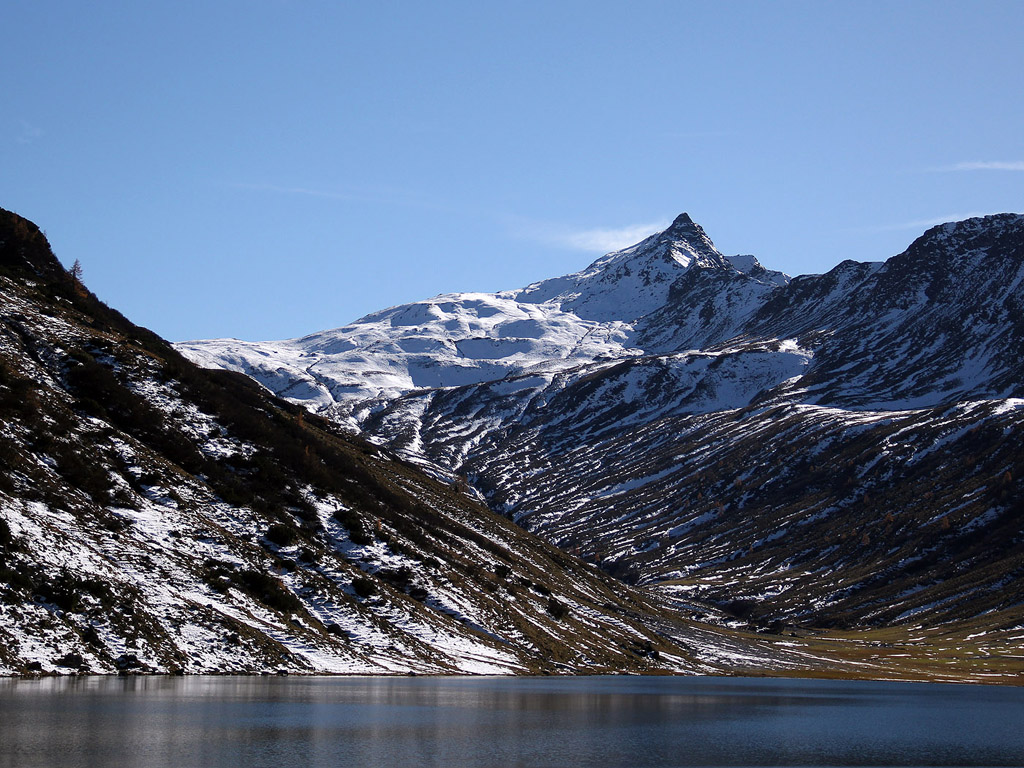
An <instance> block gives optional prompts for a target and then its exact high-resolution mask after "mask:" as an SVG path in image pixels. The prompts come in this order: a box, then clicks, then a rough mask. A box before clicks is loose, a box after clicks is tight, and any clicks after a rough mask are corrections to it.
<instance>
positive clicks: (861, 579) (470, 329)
mask: <svg viewBox="0 0 1024 768" xmlns="http://www.w3.org/2000/svg"><path fill="white" fill-rule="evenodd" d="M513 301H514V303H511V302H513ZM528 301H531V302H534V303H532V304H531V303H527V302H528ZM501 302H510V303H508V304H502V303H501ZM412 307H420V308H425V310H424V311H426V312H428V314H424V315H420V316H417V319H415V320H411V321H410V324H409V325H406V326H402V330H401V331H400V332H399V331H396V330H395V328H396V326H395V324H394V322H393V321H394V318H396V317H410V318H411V317H412V316H411V315H410V314H408V313H409V312H411V308H412ZM434 307H436V308H437V312H440V313H441V314H440V315H435V314H434V310H433V309H431V308H434ZM469 307H486V312H484V313H481V314H485V315H486V328H484V327H482V326H471V325H465V324H463V323H461V322H454V321H453V318H457V317H458V316H460V314H461V313H465V312H467V311H469V310H468V308H469ZM524 307H526V308H529V311H531V312H539V313H541V314H539V315H535V316H533V317H532V318H531V320H530V323H531V325H529V328H530V329H531V331H530V336H531V338H533V339H535V340H536V339H544V338H548V337H550V336H551V335H552V334H555V329H560V328H569V327H572V328H575V329H576V331H575V333H576V335H575V336H571V338H568V339H567V340H565V341H564V343H562V344H561V346H558V347H557V348H554V347H545V346H543V345H533V346H531V345H523V346H519V347H516V348H517V349H518V350H519V351H520V353H521V354H520V355H519V357H514V356H512V355H504V354H503V352H504V351H505V350H506V349H508V348H511V347H506V346H503V345H508V344H509V343H510V341H509V340H510V339H512V338H519V337H515V336H514V333H513V331H512V329H517V328H523V327H526V326H524V325H523V324H522V323H523V322H524V321H523V320H522V319H520V318H519V317H518V316H516V315H515V314H514V313H516V312H520V311H526V310H524V309H523V308H524ZM1022 310H1024V216H1019V215H1013V214H1005V215H1000V216H991V217H985V218H979V219H971V220H968V221H965V222H959V223H951V224H946V225H942V226H939V227H935V228H932V229H930V230H929V231H928V232H926V233H925V234H924V235H923V236H922V237H920V238H918V239H917V240H916V241H914V243H913V244H912V245H911V246H910V247H909V248H908V249H907V251H905V252H904V253H902V254H900V255H898V256H896V257H893V258H892V259H890V260H889V261H887V262H884V263H871V262H867V263H855V262H844V263H843V264H840V265H839V266H837V267H836V268H835V269H833V270H831V271H830V272H828V273H827V274H824V275H808V276H802V277H798V278H795V279H793V280H788V279H787V278H785V277H784V276H781V275H779V273H773V272H769V271H768V270H765V269H764V268H763V267H761V266H760V265H759V264H758V263H757V261H756V259H754V258H753V257H725V256H722V255H721V254H720V253H719V252H718V251H717V250H716V249H714V246H713V245H712V244H711V241H710V240H709V239H708V238H707V236H706V234H705V233H704V232H703V230H701V229H700V227H698V226H697V225H696V224H694V223H693V222H692V220H690V219H689V217H688V216H686V215H685V214H684V215H682V216H680V217H679V218H678V219H676V221H675V222H674V223H673V225H672V227H670V228H669V229H668V230H666V232H664V233H660V234H659V235H655V236H652V237H651V238H648V239H647V240H645V241H644V242H643V243H640V244H638V245H636V246H634V247H632V248H629V249H626V250H624V251H620V252H617V253H614V254H609V255H608V256H606V257H604V258H603V259H600V260H598V261H597V262H595V263H594V264H593V265H591V267H589V268H588V269H587V270H584V271H583V272H581V273H578V274H576V275H569V276H567V277H564V278H556V279H554V280H549V281H545V282H542V283H538V284H536V285H534V286H531V287H530V288H527V289H524V290H523V291H519V292H509V293H507V294H498V295H496V296H482V295H479V294H476V295H471V296H470V295H458V294H453V295H450V296H445V297H439V298H438V299H434V300H431V301H428V302H422V303H420V304H417V305H410V306H409V307H399V308H394V309H391V310H387V311H385V312H384V313H380V314H379V315H373V316H370V317H369V318H364V319H363V320H361V321H357V322H356V323H354V324H353V325H351V326H346V327H345V328H341V329H338V330H336V331H328V332H324V333H323V334H318V335H317V336H314V337H307V339H301V340H297V341H294V342H288V343H284V344H281V343H268V344H262V345H250V346H249V347H248V348H246V349H243V348H242V347H240V346H238V344H237V343H234V342H230V341H224V342H212V343H193V344H188V345H183V346H182V349H183V350H184V351H185V352H186V353H187V354H188V355H189V356H191V357H193V358H194V359H197V360H201V361H203V362H205V363H207V364H210V363H214V364H217V365H220V366H223V367H229V368H233V369H235V370H239V371H244V372H247V373H249V374H251V375H253V376H254V377H255V378H257V379H258V380H260V381H261V382H263V383H265V384H266V385H268V386H270V387H272V388H275V389H276V391H278V392H280V393H282V394H284V395H285V396H288V397H291V398H293V399H294V401H295V402H303V403H305V404H307V405H309V406H311V407H313V408H317V409H319V410H320V411H321V412H322V413H324V414H325V415H327V416H330V417H332V418H334V419H336V420H337V421H339V422H340V423H343V424H345V425H347V426H349V427H350V428H357V429H359V430H360V431H361V432H362V434H364V435H366V436H369V437H371V438H372V439H374V440H375V441H377V442H379V443H381V444H385V445H388V446H390V447H392V448H394V449H396V450H399V451H400V452H402V454H403V455H405V456H408V457H409V458H411V459H414V460H417V461H420V462H424V463H427V464H431V465H433V466H435V467H437V468H439V471H442V472H449V473H453V475H452V476H454V474H455V473H457V474H459V475H461V476H463V477H464V478H465V479H466V480H467V481H468V482H469V484H470V485H472V486H473V487H474V488H476V489H477V490H478V491H479V492H480V493H481V494H483V495H484V497H485V498H486V499H487V501H488V503H489V505H490V506H491V507H492V508H493V509H495V510H497V511H499V512H501V513H503V514H504V515H506V516H508V517H510V518H512V519H514V520H516V521H518V522H519V523H520V524H522V525H523V526H525V527H527V528H529V529H530V530H533V531H537V532H539V533H542V534H543V535H544V536H545V537H547V538H548V539H550V540H551V541H553V542H555V543H557V544H558V545H559V546H560V547H562V548H563V549H565V550H567V551H570V552H573V553H578V554H580V555H582V556H584V557H586V558H588V559H590V560H591V561H593V562H598V563H600V565H601V567H602V568H603V569H605V570H606V571H608V572H610V573H613V574H615V575H616V576H617V577H620V578H623V579H625V580H627V581H629V582H632V583H640V584H646V585H658V586H659V587H660V588H661V589H662V590H663V591H665V592H666V593H672V594H683V595H686V596H690V597H693V596H700V597H702V598H704V599H707V600H711V601H713V602H715V603H716V604H718V605H720V606H721V607H722V608H723V609H726V610H729V611H731V612H732V613H733V614H734V615H735V616H737V617H738V618H742V619H744V620H746V621H749V622H751V623H752V624H753V625H760V626H767V625H773V624H774V625H776V626H777V625H779V624H780V623H789V624H792V625H800V626H804V627H819V628H821V627H839V626H853V627H884V626H890V625H894V624H896V625H901V626H902V625H910V624H914V625H925V626H938V625H952V624H956V623H958V622H960V623H962V622H974V621H977V622H979V625H978V628H979V631H981V632H982V633H983V634H984V633H985V632H994V631H1003V630H1006V631H1009V632H1014V631H1017V632H1018V634H1020V633H1021V627H1022V626H1024V609H1022V606H1024V578H1022V576H1024V507H1022V506H1021V505H1022V503H1024V502H1022V499H1024V489H1022V481H1024V466H1022V456H1024V452H1022V451H1021V449H1020V446H1021V445H1022V444H1024V423H1022V422H1024V407H1022V406H1024V400H1022V399H1021V398H1022V397H1024V369H1022V362H1021V360H1022V358H1021V356H1020V354H1019V350H1020V349H1021V348H1024V311H1022ZM549 318H554V320H552V321H551V322H550V323H548V322H547V320H548V319H549ZM389 323H390V325H389ZM588 323H591V324H593V323H596V324H597V325H596V326H588V325H586V324H588ZM502 329H508V330H507V331H503V330H502ZM371 332H372V333H373V334H378V335H379V338H387V339H389V340H392V341H389V342H388V343H392V342H393V340H394V339H395V337H396V334H399V333H400V334H402V335H403V338H404V339H406V341H407V343H409V344H413V343H414V340H422V339H423V338H425V337H427V336H429V337H431V338H434V339H435V340H436V341H437V343H438V344H441V345H444V344H451V345H453V347H454V348H455V349H459V348H460V346H459V345H462V346H464V347H465V346H466V345H467V341H468V342H472V344H474V345H476V346H475V347H473V349H475V350H476V354H475V357H474V356H466V357H458V356H449V355H446V354H442V355H435V354H434V353H433V352H431V351H429V350H426V349H425V348H424V350H423V351H421V352H420V353H418V354H419V355H420V357H418V358H417V359H416V362H415V367H417V369H420V370H434V371H438V372H439V373H438V378H437V379H436V380H433V381H426V380H423V381H419V382H416V381H411V380H409V379H410V376H409V373H408V372H409V371H410V370H412V367H413V366H412V365H410V364H409V362H408V358H404V357H402V356H400V355H399V356H396V357H389V356H388V355H386V354H384V355H378V352H377V349H376V348H375V347H374V346H373V345H364V343H363V339H364V337H365V335H366V334H370V333H371ZM523 335H525V334H523ZM328 338H329V339H330V343H331V345H333V346H331V347H330V349H329V350H328V349H326V348H324V349H322V350H318V349H317V348H316V346H315V345H314V344H311V343H310V340H311V339H328ZM577 339H578V340H577ZM584 339H585V340H586V342H584V341H583V340H584ZM488 345H490V346H488ZM446 348H447V347H446ZM485 349H495V350H497V351H496V352H495V354H494V359H497V360H499V361H500V363H501V364H500V365H496V366H495V367H493V368H491V369H486V370H485V366H484V365H483V362H482V361H484V360H488V361H491V358H486V357H485V356H484V355H483V353H482V352H481V350H485ZM340 350H344V351H343V352H342V351H340ZM552 350H554V351H552ZM288 355H292V356H297V355H306V357H305V358H303V359H304V360H307V361H308V362H309V363H311V365H310V370H316V371H318V372H325V371H326V372H327V373H326V374H324V376H323V377H322V378H318V379H317V381H318V382H320V383H321V384H322V385H323V388H322V389H320V390H318V393H317V396H316V397H313V398H306V397H305V396H304V394H305V393H304V391H303V389H302V388H303V387H309V388H311V387H313V386H314V385H313V384H310V383H309V376H304V375H303V374H302V373H300V372H299V371H298V366H295V365H290V366H287V365H282V366H279V367H276V368H273V366H274V365H275V363H274V362H268V361H276V360H277V359H279V357H287V356H288ZM334 355H340V356H339V357H334ZM275 356H278V357H275ZM384 359H387V360H389V361H390V364H391V365H392V366H393V371H398V374H396V378H395V379H394V380H393V382H394V384H395V385H394V387H392V388H391V389H388V388H384V387H379V386H377V385H376V384H375V383H374V375H375V374H374V373H373V372H368V374H367V376H366V377H365V378H360V376H359V375H358V370H359V369H358V368H355V369H352V370H354V371H356V373H353V374H352V378H351V379H350V380H349V381H350V386H347V387H334V388H332V387H333V384H331V382H336V381H337V378H338V376H339V375H340V374H338V373H336V372H335V371H340V370H341V369H343V368H344V367H345V365H346V364H348V363H349V362H351V361H356V360H363V361H365V362H366V366H367V368H370V367H374V366H377V365H378V361H379V360H384ZM489 364H490V363H489ZM461 365H468V366H471V367H473V369H474V370H475V371H476V374H475V377H474V378H472V380H468V381H460V380H459V379H458V378H457V377H452V376H449V373H450V372H451V371H453V370H460V369H459V366H461ZM275 377H276V378H275ZM402 377H407V378H405V379H403V378H402ZM411 378H412V379H415V376H412V377H411ZM402 381H404V382H405V383H404V384H402V383H401V382H402ZM979 617H982V618H979Z"/></svg>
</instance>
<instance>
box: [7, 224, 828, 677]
mask: <svg viewBox="0 0 1024 768" xmlns="http://www.w3.org/2000/svg"><path fill="white" fill-rule="evenodd" d="M0 313H2V314H0V414H2V425H3V426H2V429H0V673H5V674H10V673H16V672H26V671H28V672H31V671H41V672H62V673H74V672H116V671H120V672H128V673H131V672H152V671H157V672H160V671H163V672H166V671H180V672H187V673H194V672H222V671H233V672H256V671H264V672H265V671H272V670H284V671H295V672H344V673H389V672H390V673H393V672H421V673H440V672H446V673H450V672H486V673H527V672H534V673H535V672H541V671H545V672H584V671H586V672H596V671H630V672H657V671H661V672H666V671H668V672H672V671H674V672H686V671H689V672H694V671H702V672H714V671H722V670H727V669H730V668H742V667H746V666H749V665H751V664H755V665H757V666H763V667H765V668H778V669H786V668H796V667H798V666H807V664H808V661H807V658H806V657H804V656H803V655H801V656H798V655H796V654H794V653H793V652H792V651H790V650H789V649H787V648H782V647H774V646H773V644H772V643H770V642H766V641H763V640H761V639H759V638H757V637H754V636H752V635H744V634H742V633H735V632H730V631H728V630H723V629H716V628H713V627H708V626H702V625H699V624H697V623H695V622H692V621H690V620H689V619H688V618H687V619H683V618H680V614H679V608H680V605H682V604H680V603H672V602H667V601H665V600H664V599H661V598H659V597H658V596H656V595H653V594H649V593H647V592H645V591H643V590H636V589H630V588H627V587H625V586H623V585H622V584H621V583H620V582H617V581H616V580H614V579H612V578H611V577H609V576H608V575H606V574H604V573H602V572H601V571H599V570H598V569H596V568H594V567H593V566H590V565H587V564H584V563H583V562H582V561H580V560H578V559H576V558H574V557H572V556H569V555H566V554H565V553H562V552H560V551H559V550H557V549H555V548H554V547H552V546H551V545H549V544H546V543H544V542H543V541H542V540H540V539H538V538H537V537H535V536H533V535H531V534H529V533H527V532H525V531H524V530H522V529H521V528H519V527H517V526H515V525H513V524H512V523H511V522H510V521H508V520H506V519H504V518H502V517H500V516H497V515H494V514H492V513H491V512H489V511H488V510H487V509H486V508H484V507H482V506H481V505H479V504H477V503H476V502H474V501H473V500H472V499H471V498H469V497H467V496H466V495H465V494H464V493H462V492H460V491H459V490H458V489H456V488H453V487H451V486H450V485H448V484H445V483H440V482H437V481H435V480H432V479H430V478H428V477H426V476H424V475H423V474H422V473H420V472H419V471H418V470H416V469H415V468H414V467H412V466H410V465H409V464H407V463H406V462H404V461H402V460H401V459H399V458H398V457H397V456H396V455H394V454H393V453H391V452H389V451H387V450H384V449H380V448H378V447H376V446H373V445H371V444H369V443H366V442H364V441H363V440H361V439H358V438H353V437H351V436H347V435H344V434H342V433H341V432H340V431H339V430H338V428H337V427H336V426H335V425H333V424H332V423H331V422H328V421H326V420H324V419H322V418H319V417H317V416H314V415H312V414H309V413H308V412H307V411H306V410H304V409H302V408H299V407H297V406H294V405H290V404H288V403H286V402H284V401H282V400H278V399H276V398H274V397H272V396H270V395H269V394H268V393H267V392H266V391H265V390H264V389H263V388H262V387H259V386H257V385H255V384H253V383H252V382H251V380H249V379H248V378H246V377H243V376H240V375H238V374H234V373H230V372H224V371H206V370H202V369H199V368H197V367H195V366H194V365H192V364H191V363H189V362H188V361H186V360H185V359H184V358H182V357H181V356H180V355H179V354H177V353H176V352H175V351H174V350H173V349H172V348H171V347H170V346H169V345H168V344H166V343H165V342H164V341H162V340H161V339H159V338H158V337H156V336H155V335H153V334H152V333H150V332H148V331H146V330H144V329H141V328H138V327H136V326H134V325H132V324H131V323H130V322H129V321H127V320H126V319H125V318H124V317H122V316H121V315H120V314H118V313H117V312H116V311H113V310H111V309H109V308H108V307H106V306H105V305H103V304H102V303H100V302H99V301H98V300H97V299H96V297H95V296H93V295H92V294H90V293H89V292H88V291H87V290H86V289H85V287H84V286H83V285H82V284H81V283H80V282H79V281H78V280H77V279H75V278H74V277H72V276H71V275H69V274H68V273H67V272H65V271H64V270H63V268H62V267H61V266H60V264H59V263H58V262H57V260H56V259H55V258H54V257H53V255H52V253H51V252H50V250H49V246H48V245H47V244H46V240H45V238H44V237H43V235H42V234H41V233H40V231H39V230H38V228H37V227H35V225H33V224H31V223H30V222H27V221H26V220H24V219H22V218H20V217H18V216H16V215H14V214H12V213H9V212H7V211H2V210H0ZM693 610H698V611H704V612H708V609H702V608H699V607H691V608H689V609H688V611H691V612H692V611H693ZM710 613H711V614H712V615H714V611H710ZM814 663H816V662H814Z"/></svg>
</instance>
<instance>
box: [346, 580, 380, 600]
mask: <svg viewBox="0 0 1024 768" xmlns="http://www.w3.org/2000/svg"><path fill="white" fill-rule="evenodd" d="M352 589H354V590H355V591H356V594H357V595H359V597H371V596H372V595H375V594H377V585H376V584H374V583H373V579H368V578H367V577H366V576H356V577H355V578H354V579H352Z"/></svg>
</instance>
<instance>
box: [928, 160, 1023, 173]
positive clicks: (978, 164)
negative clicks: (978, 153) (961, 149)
mask: <svg viewBox="0 0 1024 768" xmlns="http://www.w3.org/2000/svg"><path fill="white" fill-rule="evenodd" d="M931 170H932V171H935V172H938V173H950V172H955V171H1024V160H1010V161H1006V160H977V161H973V162H969V163H953V165H942V166H939V167H938V168H932V169H931Z"/></svg>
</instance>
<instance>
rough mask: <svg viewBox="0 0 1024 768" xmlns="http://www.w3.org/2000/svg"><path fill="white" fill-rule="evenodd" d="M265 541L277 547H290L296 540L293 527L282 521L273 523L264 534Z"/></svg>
mask: <svg viewBox="0 0 1024 768" xmlns="http://www.w3.org/2000/svg"><path fill="white" fill-rule="evenodd" d="M265 536H266V539H267V541H269V542H270V543H272V544H276V545H277V546H279V547H290V546H291V545H292V544H294V543H295V541H296V538H297V537H296V534H295V529H293V528H290V527H289V526H287V525H284V524H282V523H274V524H273V525H272V526H270V527H269V528H268V529H267V532H266V534H265Z"/></svg>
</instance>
